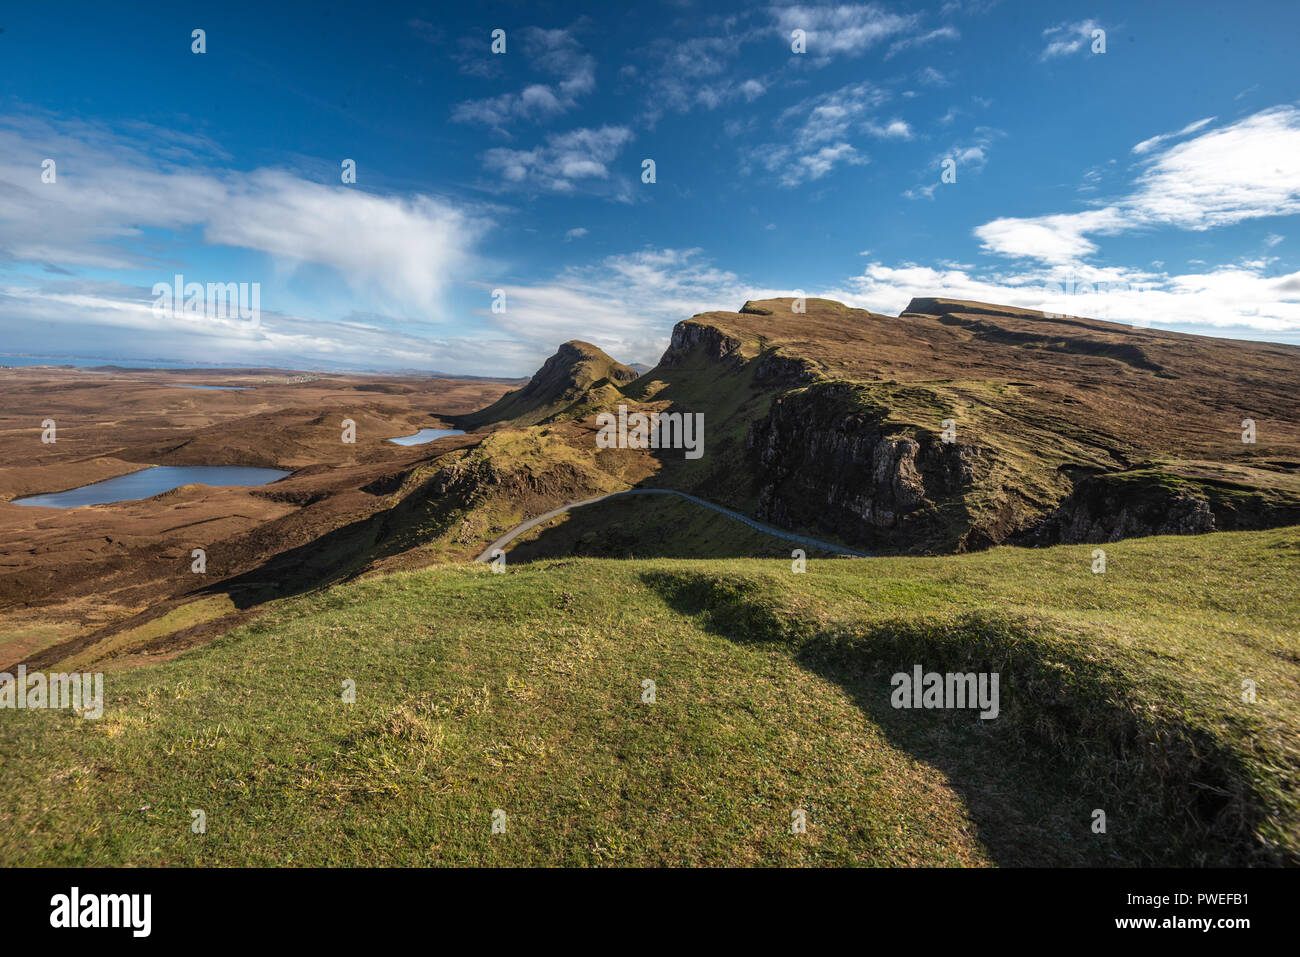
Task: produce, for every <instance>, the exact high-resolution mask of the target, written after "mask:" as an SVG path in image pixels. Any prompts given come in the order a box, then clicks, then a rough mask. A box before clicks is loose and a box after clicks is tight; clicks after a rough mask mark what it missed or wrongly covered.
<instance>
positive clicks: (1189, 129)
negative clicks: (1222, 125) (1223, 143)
mask: <svg viewBox="0 0 1300 957" xmlns="http://www.w3.org/2000/svg"><path fill="white" fill-rule="evenodd" d="M1216 119H1218V117H1215V116H1207V117H1206V118H1205V119H1203V120H1197V121H1196V122H1195V123H1188V124H1187V125H1186V126H1184V127H1183V128H1182V129H1181V130H1179V131H1178V132H1176V133H1161V134H1160V135H1158V136H1153V137H1151V138H1150V139H1146V140H1143V141H1142V142H1141V143H1138V144H1137V145H1136V146H1134V147H1133V152H1134V153H1137V154H1139V155H1141V154H1143V153H1149V152H1151V150H1152V149H1154V148H1155V147H1157V146H1159V145H1160V144H1161V143H1164V142H1166V141H1167V140H1174V139H1178V138H1179V137H1182V136H1188V135H1189V134H1192V133H1195V132H1196V131H1197V130H1202V129H1204V128H1205V127H1207V126H1209V125H1210V124H1211V123H1213V122H1214V121H1215V120H1216Z"/></svg>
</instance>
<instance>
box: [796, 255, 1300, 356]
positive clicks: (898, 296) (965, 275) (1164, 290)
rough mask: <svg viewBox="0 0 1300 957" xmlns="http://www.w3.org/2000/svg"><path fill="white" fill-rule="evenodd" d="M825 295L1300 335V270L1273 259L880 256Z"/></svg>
mask: <svg viewBox="0 0 1300 957" xmlns="http://www.w3.org/2000/svg"><path fill="white" fill-rule="evenodd" d="M818 295H821V296H826V297H828V298H832V299H838V300H840V301H842V302H845V303H848V304H849V305H855V306H859V307H861V308H864V309H871V310H872V311H875V312H883V313H886V314H889V315H894V314H896V313H897V312H898V311H899V310H901V309H902V308H903V307H904V306H906V304H907V302H908V301H909V300H910V299H912V298H913V297H918V296H947V297H950V298H953V299H971V300H976V301H981V302H993V303H999V304H1002V305H1008V306H1020V307H1022V308H1026V309H1042V310H1044V311H1048V312H1057V313H1066V314H1069V315H1080V316H1089V317H1092V318H1097V319H1109V320H1111V321H1115V322H1130V323H1140V324H1143V325H1148V324H1149V325H1152V326H1160V327H1163V328H1169V329H1176V330H1179V331H1185V332H1197V333H1201V334H1216V333H1217V334H1220V335H1222V334H1226V333H1231V334H1233V335H1237V336H1243V337H1251V338H1267V339H1280V340H1284V341H1285V340H1290V341H1296V340H1297V339H1300V272H1298V273H1291V274H1289V275H1281V276H1270V275H1269V274H1268V269H1267V264H1265V263H1253V264H1238V265H1228V266H1221V267H1218V268H1214V269H1211V270H1209V271H1207V272H1202V273H1169V272H1149V271H1142V270H1133V269H1126V268H1122V267H1095V266H1083V265H1078V264H1076V265H1074V266H1071V267H1053V266H1038V267H1034V268H1030V269H1023V270H1016V271H1012V272H1003V271H986V272H983V273H981V272H976V271H974V270H973V268H972V267H971V266H967V265H962V264H948V265H943V266H938V267H935V266H924V265H918V264H915V263H904V264H901V265H896V266H889V265H886V264H884V263H880V262H872V263H870V264H868V265H867V266H866V268H865V269H864V270H863V272H862V274H861V275H859V276H856V277H854V278H853V279H851V280H848V281H847V282H845V283H844V284H843V286H842V288H838V289H828V290H824V291H822V292H820V293H818Z"/></svg>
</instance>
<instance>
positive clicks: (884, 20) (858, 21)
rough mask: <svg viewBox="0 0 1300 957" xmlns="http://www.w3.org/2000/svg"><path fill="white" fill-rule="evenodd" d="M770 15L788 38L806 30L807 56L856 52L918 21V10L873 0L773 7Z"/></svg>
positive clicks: (848, 54)
mask: <svg viewBox="0 0 1300 957" xmlns="http://www.w3.org/2000/svg"><path fill="white" fill-rule="evenodd" d="M772 16H773V17H774V18H775V20H776V23H777V27H778V29H779V30H780V31H781V33H782V35H783V37H784V38H786V39H787V41H788V38H789V35H790V33H791V32H792V31H794V30H803V31H804V32H805V33H806V34H807V36H808V54H809V55H810V56H834V55H837V54H842V55H847V56H858V55H860V54H862V53H865V52H866V51H867V50H869V49H870V48H871V47H873V46H876V45H877V44H879V43H882V42H884V41H885V40H888V39H889V38H890V37H896V36H898V35H899V34H902V33H905V32H907V31H909V30H911V29H913V28H914V27H915V26H916V25H917V24H918V23H919V22H920V17H919V16H918V15H917V14H897V13H891V12H890V11H888V10H886V9H884V8H883V7H881V6H880V5H878V4H875V3H865V4H842V5H839V6H826V7H805V6H792V7H775V8H773V9H772Z"/></svg>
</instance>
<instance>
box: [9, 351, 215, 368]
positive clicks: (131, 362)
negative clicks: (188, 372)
mask: <svg viewBox="0 0 1300 957" xmlns="http://www.w3.org/2000/svg"><path fill="white" fill-rule="evenodd" d="M0 366H83V367H84V366H121V367H122V368H124V369H202V368H212V367H211V366H204V365H203V364H202V363H200V362H169V361H167V360H166V359H86V358H82V357H81V356H11V355H6V354H4V353H3V352H0ZM222 368H225V367H224V366H223V367H222ZM234 368H237V367H234Z"/></svg>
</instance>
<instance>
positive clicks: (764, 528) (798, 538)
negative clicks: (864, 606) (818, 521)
mask: <svg viewBox="0 0 1300 957" xmlns="http://www.w3.org/2000/svg"><path fill="white" fill-rule="evenodd" d="M624 495H676V496H677V497H678V498H684V499H686V500H687V501H688V502H694V503H695V504H696V505H703V506H704V507H705V508H709V509H712V510H713V511H715V512H721V513H722V514H723V515H726V516H727V517H728V518H734V519H735V520H736V521H738V522H744V523H745V524H746V525H748V526H749V527H750V528H752V529H754V530H755V531H758V532H762V533H763V534H765V535H771V536H773V537H774V538H783V539H785V540H786V541H787V542H794V543H795V544H798V545H807V546H808V547H810V548H820V549H822V550H823V551H827V552H831V553H833V554H835V555H847V556H849V557H850V558H869V557H870V556H869V555H867V554H866V553H864V552H855V551H854V550H853V549H851V548H845V547H844V546H843V545H835V544H832V543H831V542H823V541H822V540H821V539H819V538H809V537H808V536H807V535H796V534H795V533H794V532H787V531H786V530H785V529H781V528H777V527H776V526H774V525H768V524H766V523H764V522H760V521H758V520H757V519H753V518H750V517H749V516H748V515H744V514H742V513H740V512H737V511H735V510H733V509H730V508H723V507H722V506H721V505H714V504H713V503H712V502H706V501H705V500H704V499H702V498H698V497H696V496H694V495H688V494H687V493H686V492H678V491H675V490H673V489H670V488H634V489H628V490H627V491H626V492H610V493H609V494H608V495H597V496H596V497H595V498H586V499H583V500H582V501H580V502H569V503H568V504H565V505H561V506H560V507H559V508H553V509H551V510H550V511H549V512H546V513H545V514H542V515H538V516H537V517H536V518H530V519H529V520H528V521H526V522H523V523H521V524H519V525H516V526H515V527H514V528H512V529H510V531H508V532H506V533H505V534H504V535H502V536H501V537H500V538H498V539H497V540H496V541H495V542H493V543H492V544H491V545H489V546H488V547H487V548H485V549H483V552H482V553H481V554H480V555H479V556H478V558H476V559H475V561H479V562H487V561H491V560H492V553H493V552H494V551H496V550H497V549H498V548H499V549H502V550H503V551H504V549H505V547H506V546H507V545H509V544H510V543H511V542H513V541H514V540H515V539H516V538H518V537H519V536H520V535H522V534H523V533H524V532H526V531H528V530H529V529H532V528H536V527H537V526H538V525H541V524H542V523H543V522H549V521H550V520H551V519H553V518H555V516H557V515H563V514H564V513H565V512H567V511H569V510H570V509H575V508H582V507H583V506H584V505H595V504H596V503H597V502H604V501H608V500H609V499H611V498H619V497H621V496H624Z"/></svg>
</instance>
